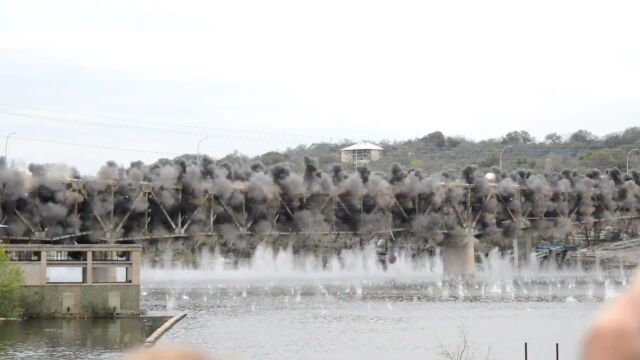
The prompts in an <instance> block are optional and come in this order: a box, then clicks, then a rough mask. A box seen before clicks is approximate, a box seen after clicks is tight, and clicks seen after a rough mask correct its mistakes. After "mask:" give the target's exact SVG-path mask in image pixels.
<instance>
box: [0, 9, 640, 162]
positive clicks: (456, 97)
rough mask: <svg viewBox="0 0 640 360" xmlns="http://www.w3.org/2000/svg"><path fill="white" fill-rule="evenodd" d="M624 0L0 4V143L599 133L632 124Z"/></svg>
mask: <svg viewBox="0 0 640 360" xmlns="http://www.w3.org/2000/svg"><path fill="white" fill-rule="evenodd" d="M637 4H638V2H637V1H629V2H616V1H606V2H604V1H599V2H588V1H558V0H554V1H528V2H520V1H513V0H509V1H477V0H472V1H424V0H422V1H385V2H377V1H371V0H364V1H352V0H339V1H328V0H323V1H313V2H311V1H301V0H294V1H264V0H257V1H244V0H233V1H188V0H181V1H157V0H153V1H151V0H149V1H133V0H126V1H113V0H110V1H88V0H78V1H64V0H56V1H46V0H45V1H31V0H20V1H10V0H0V127H1V128H0V136H5V135H7V134H9V133H11V132H16V135H15V138H14V139H11V140H10V142H9V157H10V158H11V159H12V160H15V161H18V162H19V163H21V164H25V163H28V162H66V163H70V164H72V165H75V166H77V167H78V168H79V169H80V170H81V171H83V172H85V173H91V172H95V171H96V170H97V169H98V168H99V166H100V165H102V164H103V163H104V162H105V161H107V160H109V159H113V160H116V161H118V162H119V163H123V164H128V163H129V162H130V161H133V160H137V159H142V160H144V161H146V162H150V161H153V160H155V159H156V158H158V157H161V156H168V157H172V156H174V154H182V153H187V152H191V153H194V152H195V150H196V144H197V142H198V140H199V138H200V137H201V136H202V135H203V134H213V135H214V136H215V137H213V138H212V139H210V140H206V141H204V142H203V143H202V152H204V153H208V154H210V155H212V156H214V157H220V156H223V155H224V154H227V153H229V152H232V151H234V150H238V151H240V152H243V153H246V154H250V155H254V154H258V153H262V152H265V151H269V150H273V149H284V148H286V147H289V146H296V145H297V144H300V143H306V144H309V143H313V142H319V141H337V140H339V139H343V138H350V139H357V140H360V139H370V140H374V141H377V140H381V139H398V140H400V139H408V138H415V137H421V136H423V135H424V134H427V133H429V132H432V131H435V130H440V131H443V132H444V133H445V134H447V135H461V136H465V137H468V138H472V139H476V140H478V139H482V138H488V137H497V136H500V135H503V134H504V133H506V132H508V131H510V130H520V129H525V130H528V131H530V132H531V133H532V134H533V135H535V136H536V137H538V138H542V137H543V136H544V135H545V134H547V133H549V132H552V131H555V132H558V133H560V134H565V135H566V134H569V133H571V132H572V131H575V130H576V129H578V128H584V129H588V130H590V131H592V132H594V133H596V134H599V135H602V134H605V133H609V132H613V131H619V130H623V129H624V128H626V127H630V126H637V125H640V41H639V40H638V35H639V34H640V21H638V14H640V11H639V10H640V7H639V5H637ZM36 140H40V141H36ZM3 142H4V141H3ZM53 142H58V143H53ZM62 143H75V144H87V145H92V146H101V147H104V148H103V149H100V148H91V147H79V146H71V145H64V144H62ZM109 148H118V149H131V150H145V151H149V152H146V153H145V152H134V151H122V150H117V149H109ZM3 150H4V149H3ZM163 153H166V154H163Z"/></svg>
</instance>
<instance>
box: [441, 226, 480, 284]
mask: <svg viewBox="0 0 640 360" xmlns="http://www.w3.org/2000/svg"><path fill="white" fill-rule="evenodd" d="M475 242H476V239H475V238H474V237H473V236H467V237H463V238H457V239H451V240H450V241H447V243H446V244H445V245H443V246H442V251H441V254H442V265H443V268H444V275H445V276H459V275H473V274H475V272H476V259H475V251H474V250H475Z"/></svg>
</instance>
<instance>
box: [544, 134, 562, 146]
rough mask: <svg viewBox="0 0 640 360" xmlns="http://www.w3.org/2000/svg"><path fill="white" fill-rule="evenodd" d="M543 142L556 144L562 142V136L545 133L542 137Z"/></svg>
mask: <svg viewBox="0 0 640 360" xmlns="http://www.w3.org/2000/svg"><path fill="white" fill-rule="evenodd" d="M544 142H545V144H551V145H558V144H562V136H560V135H559V134H558V133H551V134H547V135H545V137H544Z"/></svg>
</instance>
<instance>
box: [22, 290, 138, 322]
mask: <svg viewBox="0 0 640 360" xmlns="http://www.w3.org/2000/svg"><path fill="white" fill-rule="evenodd" d="M24 291H25V298H26V299H28V300H27V303H26V304H25V305H24V306H25V307H26V311H27V313H28V314H29V315H30V316H33V317H66V316H77V317H93V316H106V315H109V314H113V312H114V308H115V312H116V313H117V314H121V315H139V314H140V285H133V284H117V285H112V284H108V285H106V284H100V285H87V284H77V285H76V284H73V285H72V284H59V285H52V284H48V285H44V286H24Z"/></svg>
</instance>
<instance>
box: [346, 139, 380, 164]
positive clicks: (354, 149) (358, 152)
mask: <svg viewBox="0 0 640 360" xmlns="http://www.w3.org/2000/svg"><path fill="white" fill-rule="evenodd" d="M381 155H382V148H381V147H380V146H378V145H375V144H371V143H367V142H362V143H358V144H354V145H351V146H347V147H346V148H344V149H342V150H340V159H341V161H342V162H343V163H350V164H368V163H370V162H373V161H377V160H379V159H380V156H381Z"/></svg>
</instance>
